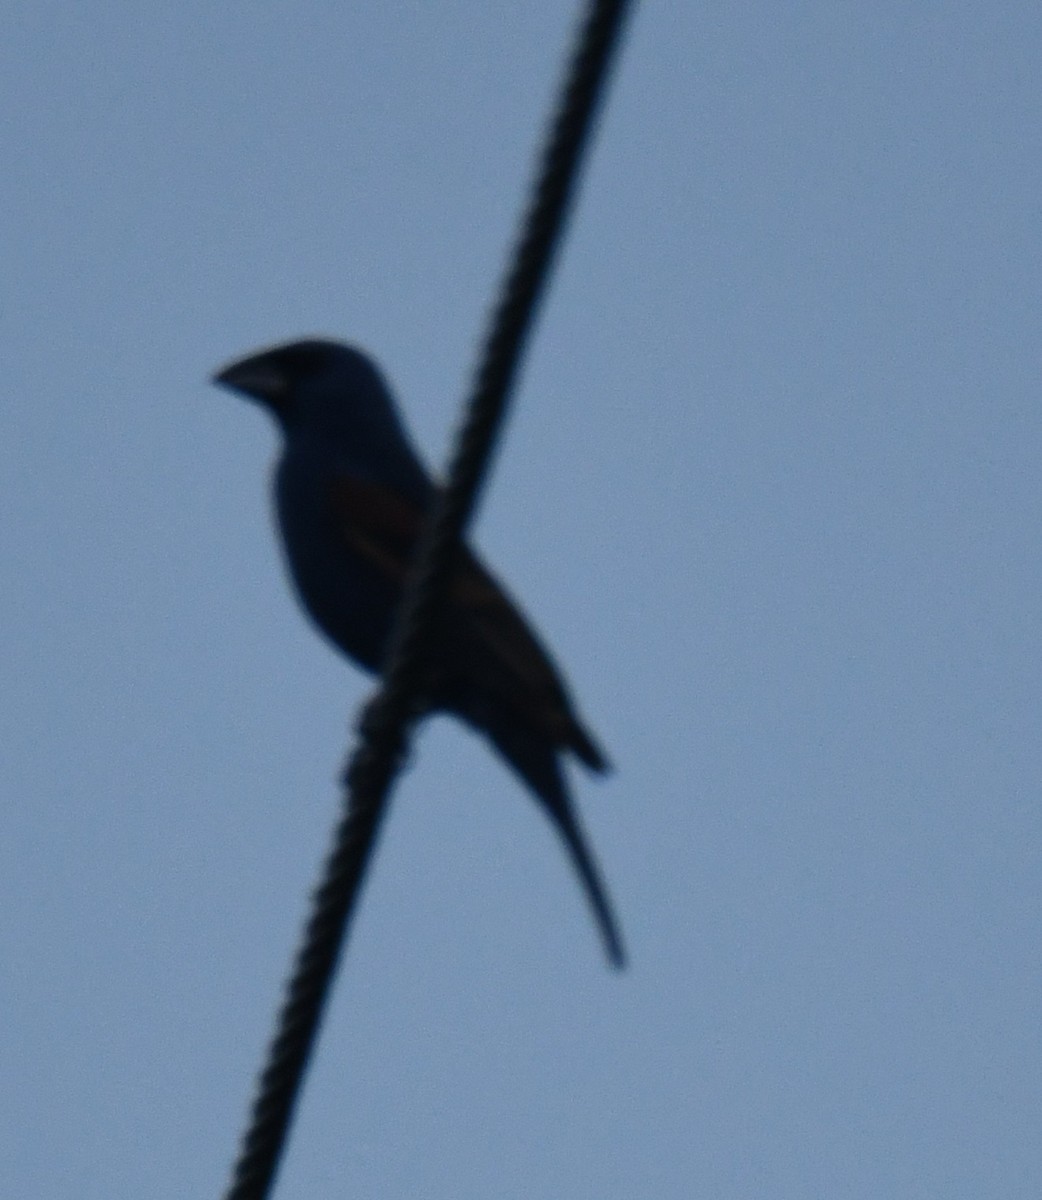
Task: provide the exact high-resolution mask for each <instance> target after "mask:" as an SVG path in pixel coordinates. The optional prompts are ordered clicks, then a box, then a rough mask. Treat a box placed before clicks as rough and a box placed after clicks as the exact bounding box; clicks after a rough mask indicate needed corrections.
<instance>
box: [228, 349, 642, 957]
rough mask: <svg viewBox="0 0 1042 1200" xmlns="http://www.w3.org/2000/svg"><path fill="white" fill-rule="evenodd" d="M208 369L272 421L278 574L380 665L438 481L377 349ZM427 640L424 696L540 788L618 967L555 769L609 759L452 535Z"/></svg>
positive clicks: (312, 610)
mask: <svg viewBox="0 0 1042 1200" xmlns="http://www.w3.org/2000/svg"><path fill="white" fill-rule="evenodd" d="M214 382H215V383H218V384H222V385H223V386H225V387H227V388H231V389H232V390H233V391H237V392H241V393H242V394H243V395H245V396H248V397H249V398H250V399H252V400H256V401H259V402H260V403H261V404H262V405H264V407H265V408H267V410H268V411H269V412H270V413H271V414H272V416H273V417H274V418H275V420H276V422H277V423H278V425H279V428H280V429H281V432H282V435H283V446H282V454H281V457H280V459H279V461H278V465H277V468H276V472H275V500H276V509H277V512H278V521H279V526H280V529H281V532H282V543H283V548H284V550H285V555H286V559H287V562H288V566H289V571H290V575H291V576H292V578H293V581H294V583H295V585H296V588H297V592H298V593H299V596H300V600H301V602H302V603H303V606H304V608H305V609H306V610H307V612H308V613H309V614H310V616H311V618H312V619H313V620H314V622H315V624H316V625H317V626H318V628H319V629H320V630H321V631H322V632H323V633H324V634H325V635H326V637H328V638H329V639H330V640H331V641H332V642H333V643H334V645H336V646H337V647H339V648H340V649H341V650H342V651H343V652H344V653H345V654H346V655H347V656H348V657H349V658H351V659H353V660H354V661H355V662H357V663H358V664H360V665H361V666H362V667H364V668H366V669H367V670H369V671H373V672H375V671H379V670H380V669H381V668H382V666H383V663H384V654H385V651H386V650H387V648H388V643H389V639H390V634H391V626H392V623H393V620H394V615H395V610H396V607H397V605H398V602H399V600H400V598H401V593H402V587H403V583H404V581H405V579H406V575H407V572H408V570H409V567H410V563H411V556H412V553H413V550H414V548H415V545H416V540H417V537H418V534H419V530H420V526H421V523H422V521H423V517H424V513H425V511H426V509H427V508H428V507H429V505H430V504H431V502H432V499H433V497H434V492H435V486H434V483H433V482H432V480H431V477H430V475H429V474H428V472H427V471H426V469H425V468H424V466H423V464H422V463H421V462H420V459H419V458H418V456H417V454H416V452H415V451H414V449H413V447H412V445H411V443H410V441H409V438H408V436H407V435H406V432H405V430H404V428H403V426H402V424H401V421H400V419H399V417H398V413H397V411H396V408H395V405H394V400H393V399H392V397H391V393H390V391H389V389H388V387H387V384H386V383H385V382H384V379H383V377H382V376H381V375H380V373H379V371H378V370H377V368H376V366H375V365H374V364H373V362H372V361H371V360H370V359H369V358H367V357H366V355H364V354H362V353H361V352H360V351H358V350H355V349H352V348H351V347H349V346H344V345H341V344H340V343H338V342H333V341H323V340H318V339H311V340H307V341H298V342H292V343H288V344H286V345H281V346H275V347H274V348H272V349H269V350H264V351H262V352H260V353H258V354H252V355H250V356H249V357H248V358H243V359H239V360H238V361H236V362H233V363H230V364H229V365H228V366H226V367H223V368H222V369H221V370H220V371H218V373H217V374H216V375H215V376H214ZM447 607H448V612H447V615H446V617H445V620H444V622H443V629H442V633H441V636H440V639H439V642H438V645H437V647H436V648H435V649H434V650H433V652H432V657H433V669H432V684H431V688H432V694H431V695H430V696H428V697H426V698H425V699H426V702H427V703H428V704H429V707H430V708H431V709H440V710H444V711H447V712H450V713H453V714H455V715H456V716H457V717H460V718H462V720H464V721H465V722H467V723H468V724H469V725H471V726H473V727H474V728H476V729H478V730H480V731H481V732H482V733H484V734H485V735H486V736H487V737H488V738H489V739H490V740H491V742H492V744H493V745H494V746H495V748H496V749H497V750H498V751H499V753H500V754H501V755H502V756H503V757H504V758H505V759H506V760H507V762H508V763H509V764H510V765H511V766H512V767H513V768H514V770H515V771H517V772H518V774H519V775H520V776H521V777H522V779H524V781H525V782H526V783H527V784H528V786H529V787H530V788H531V790H532V791H533V792H534V793H535V795H536V796H537V797H538V798H539V800H540V801H541V802H542V804H543V806H544V807H545V809H546V812H547V813H548V814H549V816H550V819H551V820H552V821H553V823H554V825H555V826H556V827H557V829H558V831H559V833H560V834H561V837H562V838H563V839H564V843H565V845H566V847H567V849H568V852H569V854H570V855H571V858H572V861H573V862H574V864H575V867H576V869H577V870H578V872H579V875H580V877H581V879H582V882H583V885H584V887H585V889H586V893H587V895H588V897H589V900H590V904H591V906H592V908H593V911H594V914H595V916H596V919H597V923H598V925H599V927H600V930H601V934H602V936H603V939H604V944H605V948H606V950H607V953H608V957H609V959H610V960H611V962H612V963H613V964H614V965H615V966H621V965H622V963H623V949H622V940H621V936H620V934H619V929H618V924H617V922H616V920H615V917H614V915H613V913H612V909H611V905H610V903H609V901H608V897H607V892H606V890H605V887H604V884H603V883H602V882H601V877H600V872H599V870H598V868H597V865H596V863H595V862H594V859H593V857H592V855H591V853H590V851H589V850H588V849H587V848H586V844H585V842H584V840H583V835H582V832H581V830H580V828H579V824H578V821H577V818H576V814H575V812H574V810H573V808H572V803H571V800H570V798H569V795H568V791H567V788H566V786H565V780H564V776H563V774H562V770H561V756H562V755H563V754H565V753H568V752H570V753H572V754H574V755H575V756H576V757H577V758H578V759H580V760H581V761H582V762H583V763H584V764H585V765H586V766H587V767H589V768H590V769H591V770H593V771H605V770H607V768H608V763H607V760H606V759H605V757H604V754H603V753H602V752H601V750H600V749H599V748H598V746H597V744H596V743H595V742H594V740H593V738H592V737H591V736H590V734H589V733H588V732H587V731H586V730H585V729H584V728H583V726H582V724H581V722H580V721H579V718H578V717H577V716H576V714H575V711H574V709H573V707H572V704H571V701H570V700H569V697H568V693H567V691H566V690H565V687H564V684H563V682H562V681H561V678H560V676H559V674H558V672H557V670H556V668H555V667H554V664H553V662H552V660H551V658H550V655H549V654H548V653H547V651H546V650H545V649H544V648H543V646H542V645H541V643H540V642H539V640H538V638H537V637H536V636H535V634H534V633H533V632H532V630H531V629H530V628H529V626H528V623H527V622H526V621H525V618H524V617H523V616H522V615H521V613H520V611H519V610H518V609H517V607H516V606H515V605H514V603H513V602H512V601H511V600H510V598H509V597H508V596H507V594H506V592H505V591H504V590H503V588H502V586H501V585H500V584H499V583H498V582H497V580H496V579H495V578H494V577H493V576H492V575H491V574H490V573H489V572H488V571H487V570H486V569H485V567H484V566H483V565H482V564H481V562H480V561H479V560H478V558H477V557H476V556H475V555H474V554H473V553H472V552H471V551H470V550H469V549H468V548H467V547H465V546H464V547H463V548H462V550H461V552H460V556H459V564H458V566H457V568H456V572H455V576H454V578H453V580H452V585H451V589H450V596H449V601H448V606H447Z"/></svg>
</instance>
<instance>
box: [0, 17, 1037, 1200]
mask: <svg viewBox="0 0 1042 1200" xmlns="http://www.w3.org/2000/svg"><path fill="white" fill-rule="evenodd" d="M573 16H574V6H573V5H572V4H561V3H557V2H551V0H542V2H538V3H536V2H533V3H527V4H522V5H507V4H486V3H481V2H477V0H454V2H450V0H442V2H439V3H437V4H419V3H395V2H388V0H379V2H377V0H366V2H359V3H352V4H343V3H339V4H334V3H310V2H307V0H304V2H302V3H297V4H293V5H289V4H286V5H281V4H274V3H267V2H263V0H251V2H250V3H245V2H242V0H230V2H228V3H223V4H220V5H213V4H202V3H196V2H194V0H188V2H185V3H180V4H177V5H140V4H131V3H127V2H117V0H93V2H92V3H91V4H87V5H84V4H72V3H69V2H67V0H66V2H60V0H56V2H54V3H32V4H29V3H19V2H16V3H14V5H13V6H9V8H8V11H7V13H6V17H5V22H4V30H5V32H4V37H3V39H2V41H0V112H2V113H3V119H2V129H3V132H2V145H3V162H4V169H3V172H2V173H0V207H2V214H3V220H2V231H0V241H2V254H0V263H2V269H0V337H2V346H3V365H4V384H3V399H2V402H0V505H2V509H0V530H2V544H0V553H2V564H3V565H2V580H3V583H2V587H0V662H2V671H3V683H2V690H0V805H2V809H0V816H2V820H0V831H2V833H0V1016H2V1019H0V1079H2V1084H3V1086H2V1089H0V1194H2V1195H3V1196H5V1197H7V1196H9V1197H34V1198H37V1197H38V1198H46V1200H51V1198H59V1197H61V1198H64V1197H69V1196H75V1197H77V1198H78V1200H114V1198H120V1197H141V1196H148V1197H150V1198H152V1200H180V1198H183V1197H215V1198H216V1197H217V1196H218V1195H219V1194H220V1191H221V1189H222V1188H223V1186H224V1185H225V1182H226V1178H227V1172H228V1168H229V1165H230V1163H231V1160H232V1158H233V1155H234V1153H235V1149H236V1142H237V1138H238V1135H239V1132H240V1130H241V1128H242V1124H243V1121H244V1118H245V1114H246V1109H247V1104H248V1100H249V1097H250V1095H251V1092H252V1088H253V1078H254V1073H255V1071H256V1069H257V1067H258V1066H259V1063H260V1060H261V1054H262V1051H263V1048H264V1046H265V1044H266V1041H267V1038H268V1034H269V1029H270V1024H271V1020H272V1017H273V1014H274V1011H275V1006H276V1002H277V999H278V997H279V994H280V988H281V983H282V980H283V977H284V974H285V971H286V968H287V964H288V962H289V958H290V955H291V952H292V948H293V946H294V944H295V942H296V938H297V934H298V931H299V927H300V923H301V920H302V918H303V916H304V913H305V905H306V897H307V894H308V891H309V889H310V887H311V885H312V882H313V880H314V878H315V873H316V870H317V866H318V863H319V861H320V858H321V857H322V855H323V853H324V850H325V846H326V843H327V838H328V832H329V828H330V826H331V823H332V821H333V819H334V816H335V814H336V811H337V806H338V802H339V801H338V791H337V788H336V786H335V777H336V773H337V770H338V767H339V765H340V763H341V761H342V758H343V756H344V753H345V751H346V749H347V746H348V744H349V728H350V725H351V722H352V721H353V719H354V717H353V714H354V713H355V712H356V710H357V707H358V705H359V703H360V702H361V701H362V700H363V698H364V697H365V696H366V695H367V694H368V690H369V686H370V685H369V683H368V682H367V680H366V679H365V678H364V677H363V676H362V675H360V674H359V673H358V672H357V671H355V670H354V669H353V668H351V667H350V666H349V665H348V664H346V663H345V662H343V661H341V660H340V659H338V658H337V657H336V656H335V655H334V654H333V653H332V652H331V651H330V650H329V649H328V648H327V646H326V645H325V644H324V643H323V642H322V641H321V640H320V639H319V638H317V637H316V636H315V635H314V634H313V633H312V631H311V630H310V628H309V627H308V626H307V625H306V623H305V622H304V621H303V620H302V618H301V616H300V614H299V612H298V611H297V609H296V606H295V604H294V602H293V600H292V598H291V596H290V593H289V591H288V588H287V586H286V582H285V579H284V577H283V572H282V566H281V562H280V559H279V555H278V550H277V546H276V543H275V541H274V539H273V537H272V530H271V527H270V511H269V509H270V505H269V500H268V497H267V477H268V472H269V464H270V461H271V459H272V457H273V453H274V450H275V446H276V439H275V435H274V430H273V429H272V428H271V427H270V426H269V424H268V423H267V421H266V420H265V418H264V416H263V414H262V413H260V412H259V411H258V410H256V409H254V408H252V407H251V406H249V405H246V404H244V403H241V402H240V401H238V400H237V399H236V398H235V397H233V396H231V395H230V394H228V393H225V392H221V391H218V390H216V389H215V388H213V387H212V386H211V385H210V384H209V383H208V382H207V378H208V374H209V373H210V372H211V371H212V370H213V368H215V367H216V366H218V365H219V364H221V363H222V362H224V361H226V360H227V359H228V358H230V357H232V356H235V355H239V354H242V353H245V352H247V351H250V350H252V349H255V348H257V347H260V346H263V345H265V344H267V343H270V342H273V341H277V340H281V339H285V338H288V337H291V336H294V335H298V334H304V333H325V334H331V335H336V336H340V337H344V338H346V339H349V340H351V341H354V342H357V343H358V344H360V345H363V346H365V347H366V348H368V349H369V350H371V351H372V352H373V353H374V354H375V355H376V356H377V357H378V358H379V360H380V362H381V363H382V364H383V366H384V367H385V369H386V371H387V373H388V375H389V377H390V379H391V380H392V381H393V383H394V386H395V388H396V391H397V393H398V395H399V397H400V400H401V404H402V407H403V409H404V410H405V412H406V414H407V418H408V421H409V423H410V425H411V427H412V429H413V431H414V433H415V435H416V439H417V441H418V442H419V443H420V445H422V446H423V447H424V448H425V449H426V451H427V453H428V455H429V457H430V459H431V461H432V463H434V464H441V463H443V462H444V460H445V455H446V451H447V447H448V445H449V438H450V434H451V431H452V429H453V428H454V425H455V422H456V420H457V413H458V406H459V402H460V399H461V396H462V394H463V392H464V391H465V388H466V384H467V381H468V379H469V376H470V372H471V369H472V367H473V364H474V361H475V354H476V347H477V343H478V338H479V335H480V332H481V331H482V330H483V328H484V323H485V315H486V312H487V309H488V307H489V305H490V303H491V299H492V296H493V292H494V288H495V286H496V284H497V283H498V280H499V276H500V272H501V268H502V266H503V263H504V260H505V256H506V250H507V246H508V244H509V242H510V239H511V237H512V235H513V229H514V226H515V221H516V217H517V213H518V209H519V206H520V203H521V199H522V196H523V193H524V189H525V187H526V185H527V182H528V180H529V178H530V174H531V167H532V161H533V153H534V149H535V147H536V144H537V142H538V139H539V137H540V135H541V131H542V128H543V125H544V122H545V118H546V114H547V111H548V108H549V105H550V103H551V100H552V98H553V96H554V93H555V90H556V87H557V84H558V80H559V77H560V69H561V65H562V59H563V54H564V50H565V47H566V45H567V43H568V38H569V35H570V30H571V26H572V21H573ZM635 18H636V19H635V20H634V21H633V23H632V26H631V28H630V31H629V37H628V39H627V43H626V45H625V48H624V53H623V55H622V57H621V60H620V62H619V64H618V65H619V69H618V71H617V73H616V75H615V79H614V86H613V88H612V91H611V94H610V97H609V103H608V105H607V108H606V110H605V113H604V119H603V121H602V123H601V126H600V130H599V135H598V138H597V141H596V144H595V146H594V153H593V156H592V159H591V161H590V164H589V169H588V171H587V172H586V175H585V179H584V186H583V190H582V195H581V198H580V203H579V205H578V207H577V209H576V212H575V219H574V221H573V224H572V226H571V230H570V237H569V240H568V243H567V246H566V249H565V253H564V254H563V257H562V259H561V261H560V264H559V270H558V271H557V273H556V275H555V278H554V282H553V288H552V292H551V295H550V297H549V302H548V303H547V305H546V306H545V308H544V310H543V312H542V315H541V319H540V323H539V327H538V330H537V333H536V337H535V339H534V342H533V344H532V348H531V353H530V355H529V357H528V360H527V362H526V366H525V371H524V376H523V380H522V386H521V389H520V391H519V394H518V403H517V407H516V409H515V411H514V414H513V417H512V419H511V421H510V425H509V429H508V436H507V438H506V441H505V443H504V445H503V448H502V451H501V453H500V455H499V458H498V461H497V470H496V474H495V477H494V480H493V484H492V487H491V489H490V491H489V492H488V494H487V497H486V499H485V502H484V504H483V506H482V509H481V512H480V519H479V522H478V526H477V529H476V534H475V536H476V538H477V540H478V541H479V543H480V545H481V547H482V549H483V551H484V553H485V554H486V555H487V557H488V558H489V559H490V560H491V561H492V562H493V563H494V564H495V566H496V568H497V570H498V571H499V572H500V573H501V574H502V575H503V576H504V577H505V578H506V579H507V580H508V581H509V584H510V586H511V587H512V589H513V590H514V591H515V592H516V593H517V594H518V595H519V596H520V597H522V598H523V600H524V603H525V605H526V607H527V609H528V610H529V612H530V614H531V615H532V617H533V619H534V620H535V621H536V622H537V623H538V625H539V626H540V628H541V629H542V630H543V632H544V633H545V635H546V637H547V639H548V640H549V642H550V643H551V645H552V646H553V647H554V649H555V651H556V653H557V654H558V656H559V657H560V660H561V662H562V663H563V664H565V666H566V670H567V672H568V675H569V678H570V680H571V682H572V684H573V687H574V690H575V693H576V695H577V697H578V698H579V700H580V704H581V708H582V711H583V712H584V714H585V716H586V717H587V719H588V720H589V723H590V725H591V727H592V728H593V729H594V730H595V731H596V732H597V733H598V734H599V735H600V737H601V738H602V739H603V741H604V742H605V744H606V746H607V747H608V749H609V751H610V752H611V754H612V757H613V758H614V760H615V763H616V766H617V771H616V773H615V774H614V775H613V776H612V777H611V779H610V780H608V781H607V782H600V781H597V780H594V779H590V778H587V777H582V776H581V774H580V773H579V772H576V773H574V775H573V782H574V785H575V790H576V795H577V799H578V802H579V805H580V807H581V809H582V812H583V815H584V819H585V821H586V823H587V825H588V828H589V830H590V833H591V836H592V839H593V843H594V845H595V847H596V849H597V852H598V854H599V856H600V858H601V859H602V861H603V864H604V868H605V872H606V874H607V877H608V879H609V881H610V884H611V888H612V892H613V895H614V897H615V900H616V903H617V905H618V908H619V911H620V914H621V917H622V920H623V924H624V928H625V932H626V936H627V939H628V942H629V946H630V950H631V955H632V967H631V969H630V970H629V971H628V972H627V973H626V974H624V975H622V976H617V975H614V974H612V973H611V972H610V971H609V970H608V969H607V968H606V966H605V964H604V962H603V959H602V956H601V951H600V946H599V944H598V941H597V937H596V934H595V931H594V928H593V926H592V923H591V921H590V918H589V916H588V913H587V910H586V907H585V903H584V900H583V897H582V895H581V894H580V891H579V889H578V886H577V884H576V881H575V879H574V878H573V876H572V874H571V871H570V869H569V868H568V865H567V863H566V861H565V859H564V856H563V855H562V853H561V850H560V848H559V846H558V843H557V841H556V840H555V838H554V836H553V834H552V832H551V831H550V829H549V827H548V825H547V823H546V821H545V820H544V819H543V817H542V815H541V814H540V812H539V811H538V810H537V809H536V807H535V805H534V804H533V803H532V802H531V800H530V799H529V798H528V797H527V796H526V794H525V793H524V791H523V789H522V788H521V787H520V786H519V784H518V783H517V782H516V781H515V780H514V779H513V778H512V777H511V775H510V774H509V773H508V772H507V771H506V770H505V769H504V768H503V767H502V766H501V764H500V763H499V761H498V760H496V759H495V758H494V757H493V756H492V755H491V754H490V752H489V751H488V749H487V747H486V746H485V745H484V743H483V742H482V741H481V740H480V739H478V738H476V737H475V736H473V735H471V734H470V733H468V732H467V731H465V730H463V729H461V728H460V727H458V726H457V725H455V724H454V723H452V722H451V721H449V720H447V719H444V718H441V719H437V720H435V721H433V722H432V723H431V724H430V725H429V726H428V727H426V728H425V729H424V731H423V733H422V735H421V737H420V740H419V744H418V747H417V749H416V753H415V755H414V759H413V763H412V766H411V769H410V770H409V772H408V774H407V776H406V777H405V778H404V780H403V782H402V785H401V787H400V788H399V789H398V791H397V793H396V797H395V800H394V805H393V810H392V812H391V816H390V820H389V822H388V824H387V827H386V834H385V836H384V838H383V841H382V843H381V845H380V848H379V853H378V857H377V860H376V862H375V868H374V870H373V872H372V874H371V877H370V882H369V886H368V888H367V890H366V893H365V897H364V903H363V906H362V910H361V912H360V917H359V920H358V923H357V926H356V929H355V934H354V937H353V940H352V943H351V945H350V947H349V951H348V955H347V959H346V962H345V964H344V967H343V970H342V972H341V975H340V978H339V981H338V984H337V988H336V992H335V995H334V998H333V1001H332V1005H331V1011H330V1015H329V1020H328V1022H327V1025H326V1027H325V1030H324V1033H323V1037H322V1040H321V1044H320V1046H319V1050H318V1055H317V1058H316V1060H315V1063H314V1068H313V1070H312V1072H311V1075H310V1077H309V1080H308V1086H307V1092H306V1096H305V1099H304V1103H303V1105H302V1108H301V1110H300V1113H299V1118H298V1121H297V1125H296V1128H295V1132H294V1136H293V1140H292V1147H291V1151H290V1153H289V1156H288V1158H287V1160H286V1162H285V1164H284V1168H283V1171H282V1175H281V1179H280V1186H279V1189H278V1193H277V1195H278V1197H279V1200H304V1198H307V1200H319V1198H321V1197H325V1196H329V1197H336V1196H367V1197H380V1198H381V1200H382V1198H392V1197H409V1198H421V1200H442V1198H450V1197H451V1198H452V1200H461V1198H470V1197H474V1198H482V1200H488V1198H494V1200H560V1198H562V1197H566V1198H568V1200H633V1198H635V1197H643V1196H649V1197H655V1198H656V1200H690V1198H691V1197H703V1196H704V1197H712V1198H714V1200H719V1198H721V1197H722V1198H732V1197H733V1198H736V1200H738V1198H745V1197H752V1196H771V1197H784V1198H790V1197H791V1198H793V1200H795V1198H800V1200H806V1198H807V1197H822V1198H826V1200H831V1198H833V1197H840V1198H848V1197H849V1198H864V1200H870V1198H871V1200H878V1198H879V1197H915V1198H916V1200H918V1198H921V1197H943V1198H945V1200H953V1198H963V1197H964V1198H966V1200H980V1198H981V1197H1002V1198H1003V1200H1013V1198H1020V1197H1023V1198H1025V1200H1037V1197H1038V1196H1039V1195H1040V1194H1042V1138H1040V1137H1039V1130H1040V1128H1042V953H1040V943H1042V938H1040V934H1042V928H1040V926H1042V913H1040V900H1042V818H1040V811H1042V809H1040V800H1042V739H1040V736H1039V734H1040V726H1042V679H1040V656H1042V621H1040V611H1042V548H1040V534H1042V404H1040V395H1039V393H1040V376H1042V283H1040V281H1042V89H1040V86H1039V80H1040V78H1042V8H1040V7H1039V5H1038V4H1037V3H1022V4H1017V3H995V4H990V5H981V4H971V3H968V2H966V3H962V2H958V0H954V2H953V0H948V2H946V3H933V2H930V0H920V2H917V3H915V4H911V5H909V4H907V3H889V2H883V3H878V2H877V3H872V4H867V3H864V4H852V3H835V2H831V0H830V2H828V3H826V2H819V3H797V4H791V5H778V4H774V3H755V2H754V3H751V4H744V5H734V4H724V3H709V4H688V3H681V2H675V3H661V4H650V3H649V4H647V5H644V6H642V8H641V9H640V10H639V11H638V12H637V13H636V15H635Z"/></svg>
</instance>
